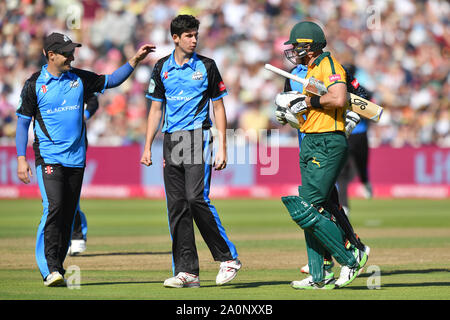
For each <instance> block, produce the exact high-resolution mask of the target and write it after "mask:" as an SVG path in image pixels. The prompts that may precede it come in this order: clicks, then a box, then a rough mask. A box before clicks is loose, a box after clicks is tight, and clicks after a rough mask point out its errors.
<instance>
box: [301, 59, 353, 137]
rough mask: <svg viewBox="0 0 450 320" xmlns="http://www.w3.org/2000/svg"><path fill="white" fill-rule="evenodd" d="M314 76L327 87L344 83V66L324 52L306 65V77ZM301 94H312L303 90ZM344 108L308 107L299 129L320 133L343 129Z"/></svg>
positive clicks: (305, 131)
mask: <svg viewBox="0 0 450 320" xmlns="http://www.w3.org/2000/svg"><path fill="white" fill-rule="evenodd" d="M311 77H314V78H316V79H317V80H320V81H322V82H323V83H324V84H325V86H326V87H327V88H328V89H329V88H330V87H331V86H333V85H335V84H336V83H344V84H345V83H346V74H345V70H344V68H343V67H342V66H341V64H340V63H339V62H337V61H336V59H334V58H333V57H332V56H331V55H330V53H329V52H324V53H322V54H321V55H320V56H318V57H317V58H316V60H315V61H314V63H313V64H312V65H310V66H309V67H308V72H307V74H306V78H311ZM303 94H305V95H309V96H312V95H313V94H312V93H309V92H306V91H305V90H303ZM344 120H345V108H337V109H317V108H310V109H308V112H307V113H306V121H305V123H304V124H303V125H302V127H301V129H300V131H301V132H304V133H321V132H332V131H345V125H344Z"/></svg>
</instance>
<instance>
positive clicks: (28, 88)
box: [16, 77, 38, 120]
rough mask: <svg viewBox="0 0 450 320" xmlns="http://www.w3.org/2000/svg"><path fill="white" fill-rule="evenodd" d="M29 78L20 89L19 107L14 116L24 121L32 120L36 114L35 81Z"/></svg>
mask: <svg viewBox="0 0 450 320" xmlns="http://www.w3.org/2000/svg"><path fill="white" fill-rule="evenodd" d="M34 78H37V77H31V78H30V79H28V80H27V81H25V84H24V86H23V88H22V92H21V93H20V100H19V106H18V107H17V110H16V115H17V116H18V117H22V118H25V119H30V120H31V118H33V117H34V116H35V115H36V112H37V107H38V104H37V95H36V79H34Z"/></svg>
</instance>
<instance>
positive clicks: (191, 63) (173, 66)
mask: <svg viewBox="0 0 450 320" xmlns="http://www.w3.org/2000/svg"><path fill="white" fill-rule="evenodd" d="M174 54H175V50H173V51H172V54H171V55H170V59H169V64H168V65H167V69H168V70H171V69H181V68H183V66H184V65H185V64H187V65H188V66H189V67H190V68H191V69H192V70H194V71H195V66H196V62H197V60H198V58H197V53H196V52H194V53H193V55H192V57H191V58H190V59H189V61H188V62H186V63H185V64H183V65H182V66H180V65H178V63H176V61H175V56H174Z"/></svg>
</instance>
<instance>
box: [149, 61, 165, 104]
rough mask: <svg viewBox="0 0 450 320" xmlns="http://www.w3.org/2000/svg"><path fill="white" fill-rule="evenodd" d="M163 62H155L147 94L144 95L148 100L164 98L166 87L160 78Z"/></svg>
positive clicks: (161, 99)
mask: <svg viewBox="0 0 450 320" xmlns="http://www.w3.org/2000/svg"><path fill="white" fill-rule="evenodd" d="M162 66H163V62H162V61H161V60H160V61H158V62H157V63H156V64H155V67H154V68H153V71H152V76H151V77H150V82H149V84H148V89H147V94H146V95H145V97H146V98H147V99H150V100H155V101H159V102H163V101H164V99H165V98H166V95H165V93H166V89H165V87H164V83H163V82H162V79H161V71H162Z"/></svg>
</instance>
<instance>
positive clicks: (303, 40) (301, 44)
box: [284, 21, 327, 64]
mask: <svg viewBox="0 0 450 320" xmlns="http://www.w3.org/2000/svg"><path fill="white" fill-rule="evenodd" d="M284 44H291V45H293V48H292V49H288V50H285V51H284V54H285V55H286V58H287V59H288V60H289V61H291V62H292V63H294V64H298V62H297V61H296V60H297V59H298V58H302V57H303V56H305V55H306V53H307V52H308V51H313V52H315V51H319V50H322V49H323V48H325V46H326V45H327V40H326V39H325V34H324V33H323V30H322V28H321V27H319V25H318V24H316V23H314V22H311V21H302V22H299V23H297V24H296V25H295V26H294V27H293V28H292V30H291V34H290V36H289V40H288V41H286V42H285V43H284Z"/></svg>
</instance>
